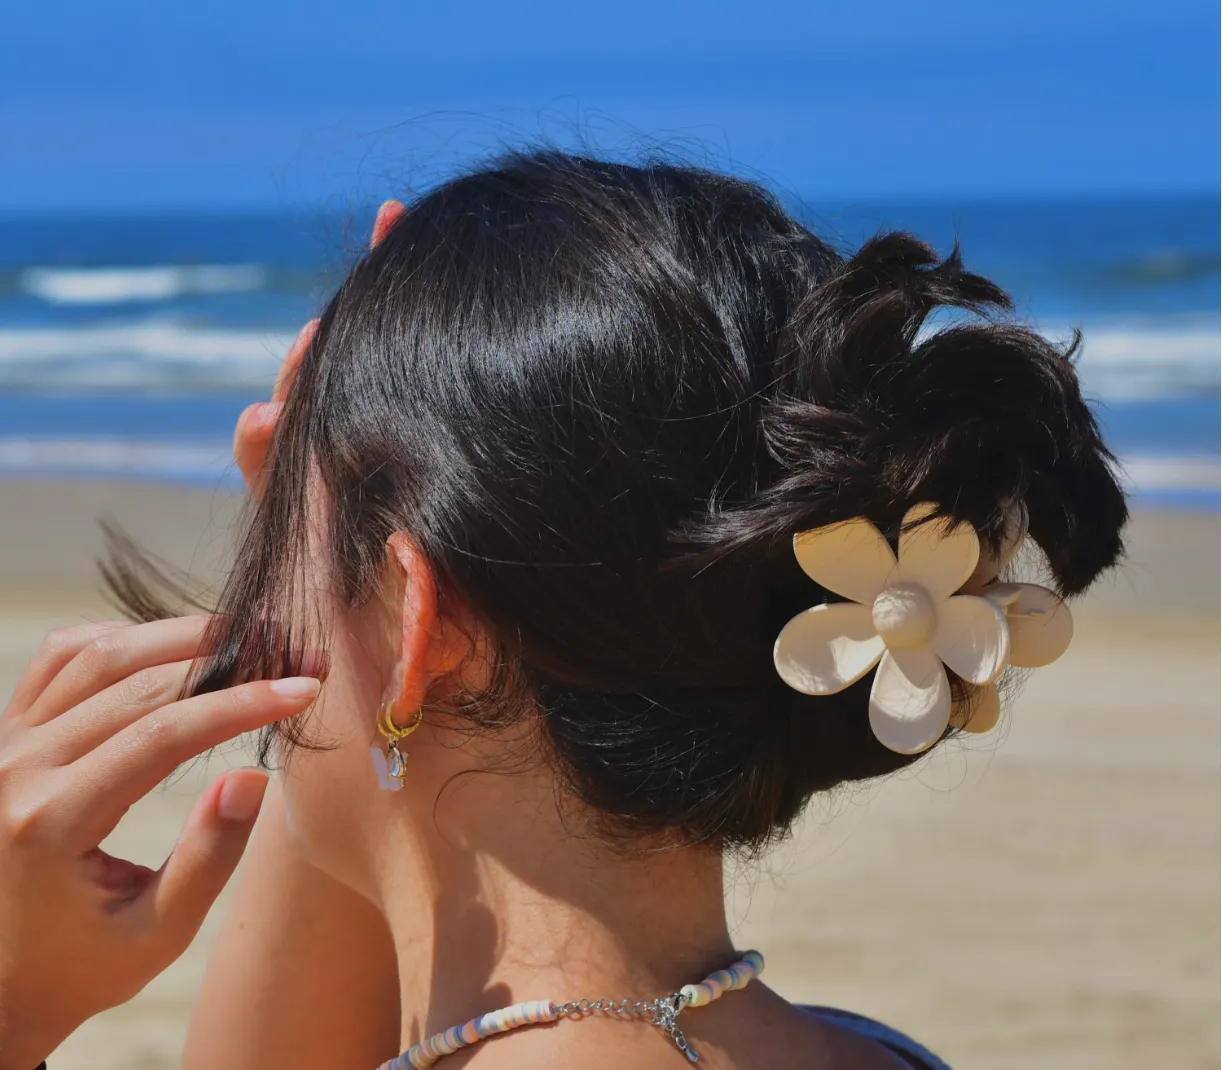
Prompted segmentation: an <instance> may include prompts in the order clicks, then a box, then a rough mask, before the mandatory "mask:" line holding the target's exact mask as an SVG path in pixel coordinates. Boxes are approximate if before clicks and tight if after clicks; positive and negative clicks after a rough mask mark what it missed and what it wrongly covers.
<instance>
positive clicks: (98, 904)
mask: <svg viewBox="0 0 1222 1070" xmlns="http://www.w3.org/2000/svg"><path fill="white" fill-rule="evenodd" d="M206 624H207V619H206V618H204V617H186V618H181V619H177V620H166V621H157V622H155V623H152V624H140V625H130V624H124V623H114V622H110V623H102V624H87V625H82V626H80V627H77V628H70V629H65V630H63V631H59V632H52V633H51V635H49V636H48V637H47V639H46V641H45V642H44V643H43V646H42V648H41V650H40V651H39V653H38V655H37V656H36V657H35V659H34V661H33V662H32V663H31V664H30V666H29V668H28V669H27V670H26V671H25V674H24V675H23V676H22V678H21V680H20V682H19V683H18V685H17V689H16V691H14V693H13V697H12V700H11V701H10V703H9V705H8V708H7V709H6V710H5V711H4V713H3V714H0V1070H33V1068H34V1067H35V1066H37V1065H38V1063H39V1062H40V1061H41V1060H43V1059H45V1058H46V1056H47V1055H48V1054H49V1053H50V1052H51V1051H52V1050H53V1049H54V1048H55V1047H56V1046H58V1044H59V1043H60V1042H61V1041H62V1040H63V1039H64V1038H65V1037H66V1036H67V1035H68V1034H69V1033H71V1032H72V1030H73V1029H75V1028H76V1027H77V1026H78V1025H80V1023H81V1022H83V1021H85V1019H87V1018H89V1017H91V1016H92V1015H94V1014H97V1013H98V1012H99V1011H101V1010H104V1009H106V1008H107V1007H111V1006H114V1005H116V1004H118V1003H122V1002H123V1001H124V1000H127V999H130V998H131V997H132V996H134V995H135V994H136V993H137V992H139V991H140V989H141V988H143V987H144V985H145V984H146V983H147V982H148V981H149V980H151V979H152V978H153V977H154V976H156V975H157V974H158V973H160V972H161V971H162V970H164V969H165V968H166V967H167V966H168V965H169V964H170V963H171V962H173V961H174V959H176V958H177V957H178V956H179V955H180V954H182V952H183V951H184V950H185V949H186V947H187V945H188V944H189V943H190V942H191V939H192V937H194V935H195V933H196V931H197V930H198V929H199V926H200V924H201V923H202V922H203V920H204V916H205V915H206V914H207V912H208V908H209V907H210V906H211V905H212V902H213V900H214V899H215V898H216V897H217V895H218V894H219V893H220V891H221V889H222V888H223V887H224V885H225V882H226V881H227V880H228V879H229V876H230V874H232V872H233V870H234V867H235V866H236V865H237V863H238V859H239V858H240V857H241V854H242V851H243V848H244V847H245V845H246V840H247V838H248V837H249V835H250V830H251V828H252V827H253V825H254V821H255V817H256V816H257V814H258V811H259V806H260V803H261V802H262V798H263V792H264V789H265V788H266V784H267V781H266V777H265V776H264V774H263V773H261V772H258V771H256V770H236V771H234V772H231V773H226V774H225V775H224V776H222V777H220V778H219V779H218V780H216V781H215V782H214V783H213V784H212V785H211V786H210V787H209V788H208V790H207V791H205V792H204V795H203V797H202V798H201V799H200V800H199V802H198V803H197V804H196V806H195V807H194V809H193V810H192V811H191V813H190V815H189V817H188V818H187V822H186V825H185V827H184V829H183V832H182V835H181V836H180V838H179V841H178V843H177V845H176V846H175V847H174V850H173V852H172V853H171V855H170V857H169V859H168V860H167V861H166V863H165V864H164V865H163V866H162V867H161V869H159V870H157V871H156V872H154V871H152V870H150V869H147V868H145V867H144V866H138V865H135V864H133V863H131V862H126V861H123V860H122V859H118V858H112V857H111V856H110V855H107V854H106V853H105V852H103V851H102V850H101V849H100V847H99V844H100V843H101V842H102V840H103V839H105V838H106V836H107V835H108V834H109V833H110V832H111V831H112V830H113V829H114V827H115V826H116V825H117V824H118V823H119V819H120V818H121V817H122V816H123V814H124V813H125V812H126V811H127V809H128V808H129V807H130V806H131V805H132V804H133V803H134V802H136V800H137V799H139V798H140V797H141V796H143V795H145V794H147V793H148V792H149V791H150V790H151V789H152V788H154V787H155V786H156V785H157V784H158V783H160V781H161V780H163V779H164V778H165V777H166V776H168V775H169V774H170V773H171V772H173V770H174V769H175V767H177V766H178V765H180V764H182V763H183V762H185V761H187V760H189V759H190V758H193V757H195V756H196V755H198V754H200V753H202V752H203V751H205V750H208V749H209V748H211V747H214V746H216V745H217V744H219V743H223V742H224V741H225V740H227V739H230V738H232V737H234V736H237V735H240V734H242V733H243V732H249V731H252V730H253V729H256V728H260V727H262V726H263V725H266V724H269V723H270V722H272V721H276V720H279V719H281V718H285V717H292V716H295V715H296V714H298V713H300V712H301V711H302V710H304V709H305V708H306V707H307V706H308V705H309V704H310V703H311V702H312V701H313V700H314V698H315V696H316V695H317V693H318V688H319V683H318V681H317V680H314V679H311V678H292V679H287V680H272V681H266V680H263V681H257V682H254V683H246V684H240V685H238V686H236V687H231V688H227V689H225V690H223V691H217V692H214V693H211V694H206V695H199V696H196V697H194V698H188V699H183V700H181V701H177V698H178V696H179V694H180V693H181V690H182V687H183V684H184V682H185V680H186V677H187V673H188V670H189V669H190V666H191V661H192V659H193V658H194V657H195V656H196V654H197V652H198V648H199V644H200V640H201V638H202V636H203V633H204V628H205V626H206Z"/></svg>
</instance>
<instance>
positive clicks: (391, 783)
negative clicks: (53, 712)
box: [369, 702, 424, 791]
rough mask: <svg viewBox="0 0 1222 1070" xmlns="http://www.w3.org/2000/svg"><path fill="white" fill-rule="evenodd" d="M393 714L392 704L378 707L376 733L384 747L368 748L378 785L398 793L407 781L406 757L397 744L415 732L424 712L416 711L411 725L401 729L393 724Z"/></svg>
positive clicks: (393, 705)
mask: <svg viewBox="0 0 1222 1070" xmlns="http://www.w3.org/2000/svg"><path fill="white" fill-rule="evenodd" d="M394 712H395V704H394V703H393V702H387V703H384V704H383V705H381V706H379V707H378V731H379V732H380V733H381V734H382V738H383V739H385V740H386V746H385V748H381V747H370V748H369V754H370V756H371V757H372V758H373V768H374V771H375V772H376V773H377V774H378V784H379V785H380V786H381V788H382V790H383V791H398V790H399V789H400V788H402V787H403V783H404V781H405V780H406V779H407V755H406V754H404V753H403V752H402V751H401V750H399V743H400V742H401V741H402V740H404V739H406V738H407V737H408V736H410V735H411V734H412V733H413V732H414V731H416V729H417V728H419V727H420V722H421V721H422V720H423V718H424V711H423V710H422V709H420V710H417V711H416V716H415V717H414V718H413V719H412V722H411V724H409V725H405V726H404V727H402V728H401V727H400V726H399V725H397V724H395V717H394Z"/></svg>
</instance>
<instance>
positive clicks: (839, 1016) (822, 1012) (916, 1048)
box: [798, 1006, 950, 1070]
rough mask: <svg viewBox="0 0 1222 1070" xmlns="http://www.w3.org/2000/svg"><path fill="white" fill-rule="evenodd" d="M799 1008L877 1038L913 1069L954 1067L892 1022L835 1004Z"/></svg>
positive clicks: (865, 1036) (868, 1036)
mask: <svg viewBox="0 0 1222 1070" xmlns="http://www.w3.org/2000/svg"><path fill="white" fill-rule="evenodd" d="M798 1009H799V1010H801V1011H803V1012H804V1013H806V1014H809V1015H812V1016H813V1017H815V1018H818V1019H819V1020H820V1021H822V1022H825V1023H827V1024H829V1025H834V1026H838V1027H840V1028H841V1029H845V1030H847V1031H848V1032H850V1033H854V1034H856V1035H857V1036H859V1037H862V1038H864V1039H867V1040H873V1041H876V1042H877V1043H879V1044H881V1045H882V1046H883V1047H885V1048H887V1049H888V1050H889V1051H891V1052H894V1053H895V1054H896V1055H897V1056H899V1057H900V1058H901V1059H903V1060H904V1061H905V1062H906V1063H908V1064H909V1065H910V1066H912V1067H913V1070H950V1067H949V1066H947V1064H946V1063H944V1062H943V1061H942V1060H941V1059H939V1058H938V1057H937V1056H936V1055H934V1053H933V1052H931V1051H930V1050H929V1049H928V1048H925V1047H923V1046H922V1045H920V1044H918V1043H917V1042H916V1041H915V1040H913V1039H912V1038H911V1037H910V1036H907V1035H906V1034H904V1033H901V1032H900V1031H899V1030H898V1029H892V1028H891V1026H889V1025H883V1023H882V1022H876V1021H875V1020H874V1019H873V1018H866V1017H865V1016H864V1015H861V1014H854V1013H853V1012H852V1011H842V1010H837V1009H836V1008H834V1007H804V1006H799V1007H798Z"/></svg>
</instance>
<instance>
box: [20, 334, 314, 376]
mask: <svg viewBox="0 0 1222 1070" xmlns="http://www.w3.org/2000/svg"><path fill="white" fill-rule="evenodd" d="M292 341H293V335H292V334H290V333H284V334H278V333H275V332H271V331H235V330H203V329H199V328H193V327H191V328H188V327H182V326H179V325H176V324H172V323H143V324H133V325H127V326H115V327H89V328H68V327H53V328H25V329H10V330H0V387H3V386H10V387H12V386H20V387H33V388H37V387H54V388H57V389H64V388H73V389H87V388H91V387H99V386H106V387H126V388H132V389H141V388H146V387H158V386H190V385H195V386H204V387H243V388H246V387H249V388H253V389H262V388H264V387H266V386H268V385H269V384H270V383H271V382H272V381H273V380H274V378H275V375H276V370H277V368H279V366H280V362H281V360H282V359H283V357H284V354H285V352H286V351H287V350H288V347H289V346H290V345H291V344H292Z"/></svg>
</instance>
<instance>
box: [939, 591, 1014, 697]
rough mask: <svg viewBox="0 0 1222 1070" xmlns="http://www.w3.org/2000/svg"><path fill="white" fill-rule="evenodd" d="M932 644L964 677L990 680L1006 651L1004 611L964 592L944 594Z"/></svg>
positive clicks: (1002, 664)
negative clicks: (946, 597) (945, 596)
mask: <svg viewBox="0 0 1222 1070" xmlns="http://www.w3.org/2000/svg"><path fill="white" fill-rule="evenodd" d="M933 648H934V651H935V652H936V653H937V655H938V657H940V658H941V659H942V660H943V661H944V662H945V663H946V666H947V668H949V669H950V670H951V671H952V672H954V673H957V674H958V675H959V676H961V677H963V679H964V680H967V681H968V682H969V683H973V684H987V683H991V682H992V681H993V680H996V679H997V677H998V676H1000V675H1001V670H1002V669H1004V668H1005V666H1006V658H1007V656H1008V655H1009V653H1010V633H1009V629H1008V628H1007V627H1006V615H1005V611H1004V610H1002V609H999V608H998V607H997V606H995V605H994V604H993V603H992V602H990V601H989V600H988V599H987V598H976V597H974V596H972V595H967V594H963V595H956V596H955V597H953V598H948V599H947V600H946V601H945V602H943V603H941V604H940V605H939V606H938V626H937V628H936V630H935V631H934V633H933Z"/></svg>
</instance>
